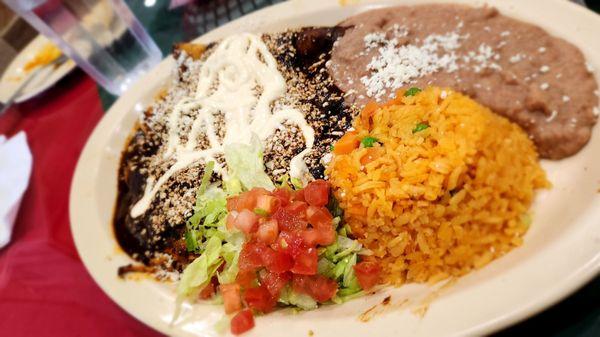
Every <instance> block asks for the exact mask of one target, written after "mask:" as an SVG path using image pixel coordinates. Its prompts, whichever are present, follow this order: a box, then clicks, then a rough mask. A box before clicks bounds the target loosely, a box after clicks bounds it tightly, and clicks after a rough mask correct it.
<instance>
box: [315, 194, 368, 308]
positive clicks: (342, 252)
mask: <svg viewBox="0 0 600 337" xmlns="http://www.w3.org/2000/svg"><path fill="white" fill-rule="evenodd" d="M328 208H329V209H330V211H331V212H332V214H333V215H334V216H335V217H334V222H333V225H334V226H335V227H336V228H337V239H336V241H335V242H334V243H332V244H331V245H329V246H327V247H324V248H321V249H320V250H319V263H318V265H317V271H318V273H319V274H321V275H324V276H326V277H328V278H331V279H333V280H335V281H337V282H338V286H339V287H338V292H337V293H336V295H335V296H334V298H333V299H332V301H333V302H334V303H341V302H344V301H347V300H349V299H352V298H355V297H358V296H361V295H362V294H363V292H362V289H361V287H360V284H359V283H358V279H357V278H356V274H355V272H354V266H355V265H356V263H357V261H358V255H359V254H360V253H361V252H362V251H364V248H363V246H362V245H361V244H360V243H359V242H358V240H353V239H350V238H349V237H348V234H349V228H347V226H346V225H343V224H342V218H341V217H342V216H343V212H342V211H341V209H340V208H339V205H338V203H337V201H335V199H334V198H332V199H331V200H330V202H329V205H328Z"/></svg>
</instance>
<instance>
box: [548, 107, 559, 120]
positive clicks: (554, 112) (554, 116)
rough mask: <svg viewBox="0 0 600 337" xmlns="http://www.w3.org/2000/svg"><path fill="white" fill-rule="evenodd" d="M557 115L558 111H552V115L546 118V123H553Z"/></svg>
mask: <svg viewBox="0 0 600 337" xmlns="http://www.w3.org/2000/svg"><path fill="white" fill-rule="evenodd" d="M556 115H558V111H556V110H552V114H550V116H549V117H548V118H546V122H552V121H553V120H554V118H556Z"/></svg>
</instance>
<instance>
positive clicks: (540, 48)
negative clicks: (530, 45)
mask: <svg viewBox="0 0 600 337" xmlns="http://www.w3.org/2000/svg"><path fill="white" fill-rule="evenodd" d="M538 52H540V53H545V52H546V47H539V48H538Z"/></svg>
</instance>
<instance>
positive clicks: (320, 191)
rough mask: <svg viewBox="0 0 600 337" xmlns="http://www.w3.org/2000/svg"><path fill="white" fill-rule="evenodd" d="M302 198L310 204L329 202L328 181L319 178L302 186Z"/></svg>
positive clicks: (316, 204)
mask: <svg viewBox="0 0 600 337" xmlns="http://www.w3.org/2000/svg"><path fill="white" fill-rule="evenodd" d="M304 199H306V202H307V203H308V204H309V205H311V206H319V207H320V206H325V205H327V203H328V202H329V183H328V182H326V181H325V180H322V179H319V180H315V181H312V182H310V183H308V185H306V187H305V188H304Z"/></svg>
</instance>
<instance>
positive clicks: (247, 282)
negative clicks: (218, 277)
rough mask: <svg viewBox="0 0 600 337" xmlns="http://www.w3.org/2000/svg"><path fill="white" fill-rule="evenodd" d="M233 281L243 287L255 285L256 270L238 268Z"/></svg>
mask: <svg viewBox="0 0 600 337" xmlns="http://www.w3.org/2000/svg"><path fill="white" fill-rule="evenodd" d="M235 282H237V284H239V285H240V286H241V287H243V288H245V289H246V288H251V287H253V286H255V285H256V272H255V271H254V270H240V271H239V272H238V274H237V276H236V277H235Z"/></svg>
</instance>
